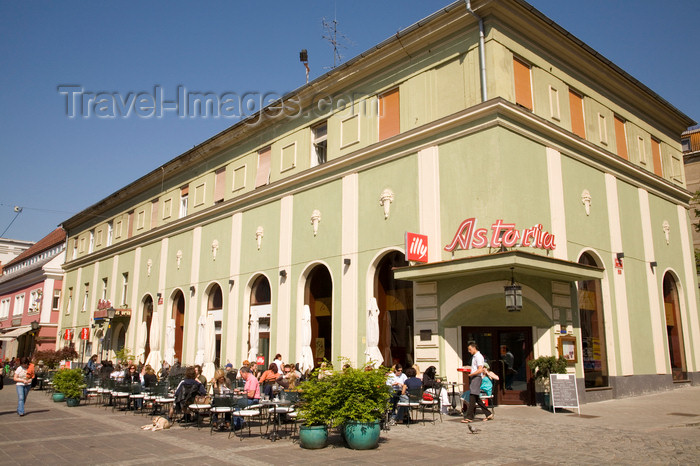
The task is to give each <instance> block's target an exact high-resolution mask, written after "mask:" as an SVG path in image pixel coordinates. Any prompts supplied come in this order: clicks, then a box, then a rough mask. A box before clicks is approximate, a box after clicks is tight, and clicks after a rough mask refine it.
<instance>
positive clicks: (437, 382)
mask: <svg viewBox="0 0 700 466" xmlns="http://www.w3.org/2000/svg"><path fill="white" fill-rule="evenodd" d="M435 372H436V369H435V366H430V367H428V368H427V369H426V370H425V372H424V373H423V389H424V390H425V391H427V392H429V393H431V394H432V395H434V396H435V397H439V398H440V406H441V407H442V408H441V409H442V413H443V414H447V407H448V406H449V405H450V398H449V396H448V395H447V390H445V388H444V387H443V386H442V379H436V378H435Z"/></svg>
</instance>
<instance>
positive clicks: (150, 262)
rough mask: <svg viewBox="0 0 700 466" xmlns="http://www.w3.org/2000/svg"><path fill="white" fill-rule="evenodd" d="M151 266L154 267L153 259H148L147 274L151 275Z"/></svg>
mask: <svg viewBox="0 0 700 466" xmlns="http://www.w3.org/2000/svg"><path fill="white" fill-rule="evenodd" d="M151 267H153V261H152V260H151V259H148V260H147V261H146V275H148V276H149V277H150V276H151Z"/></svg>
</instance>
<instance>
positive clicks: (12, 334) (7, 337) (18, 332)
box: [0, 325, 32, 341]
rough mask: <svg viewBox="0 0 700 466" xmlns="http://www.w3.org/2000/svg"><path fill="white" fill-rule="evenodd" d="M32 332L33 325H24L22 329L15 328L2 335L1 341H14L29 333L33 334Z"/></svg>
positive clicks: (0, 336)
mask: <svg viewBox="0 0 700 466" xmlns="http://www.w3.org/2000/svg"><path fill="white" fill-rule="evenodd" d="M31 330H32V326H31V325H22V326H21V327H15V328H13V329H11V330H8V331H7V332H5V333H3V334H2V335H0V341H12V340H14V339H16V338H18V337H21V336H22V335H24V334H25V333H27V332H31Z"/></svg>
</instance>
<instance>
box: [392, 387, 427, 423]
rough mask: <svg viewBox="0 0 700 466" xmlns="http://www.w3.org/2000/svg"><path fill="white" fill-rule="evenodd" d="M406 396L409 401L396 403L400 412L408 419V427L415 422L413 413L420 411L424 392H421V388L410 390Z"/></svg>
mask: <svg viewBox="0 0 700 466" xmlns="http://www.w3.org/2000/svg"><path fill="white" fill-rule="evenodd" d="M406 395H407V397H408V401H406V400H399V402H398V403H396V407H397V408H398V409H399V411H400V412H403V413H404V418H405V417H408V422H407V424H406V425H407V426H408V425H411V422H413V417H412V415H411V412H412V411H416V410H419V409H420V408H421V404H420V402H421V400H422V399H423V390H421V389H420V388H416V389H413V390H408V391H407V392H406Z"/></svg>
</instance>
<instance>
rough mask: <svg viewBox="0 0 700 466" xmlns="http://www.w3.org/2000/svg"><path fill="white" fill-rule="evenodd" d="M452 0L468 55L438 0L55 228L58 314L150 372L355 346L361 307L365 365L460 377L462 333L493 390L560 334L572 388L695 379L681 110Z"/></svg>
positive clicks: (500, 15) (626, 388)
mask: <svg viewBox="0 0 700 466" xmlns="http://www.w3.org/2000/svg"><path fill="white" fill-rule="evenodd" d="M471 5H472V8H473V9H474V11H475V12H476V14H478V15H479V16H480V17H481V18H483V25H484V30H485V40H484V44H483V48H482V46H481V44H480V40H479V20H478V19H477V18H476V17H475V16H474V15H472V14H470V12H468V11H467V10H466V8H465V3H464V2H456V3H453V4H451V5H449V6H447V7H446V8H444V9H443V10H440V11H439V12H437V13H435V14H433V15H431V16H429V17H428V18H425V19H423V20H422V21H420V22H418V23H416V24H415V25H413V26H411V27H409V28H407V29H405V30H403V31H400V32H398V33H397V34H395V35H392V37H391V38H390V39H387V40H386V41H384V42H382V43H381V44H379V45H377V46H376V47H373V48H372V49H370V50H368V51H366V52H364V53H362V54H361V55H359V56H358V57H356V58H354V59H352V60H350V61H348V62H347V63H344V64H343V65H341V66H339V67H337V68H336V69H334V70H332V71H330V72H328V73H327V74H325V75H323V76H321V77H319V78H318V79H316V80H314V81H312V82H311V83H309V84H308V85H305V86H303V87H301V88H299V89H297V90H296V91H294V92H292V93H290V94H289V95H287V96H285V97H284V98H283V100H282V102H278V103H277V104H274V105H272V106H271V107H269V108H268V109H266V110H264V111H263V112H262V113H261V114H256V115H254V116H252V117H250V118H248V119H247V120H245V121H242V122H240V123H238V124H236V125H233V126H232V127H231V128H229V129H227V130H225V131H223V132H221V133H219V134H217V135H215V136H214V137H212V138H211V139H209V140H207V141H205V142H203V143H202V144H200V145H198V146H196V147H194V148H193V149H192V150H190V151H188V152H186V153H184V154H182V155H180V156H178V157H176V158H175V159H173V160H172V161H170V162H168V163H166V164H164V165H163V166H161V167H158V168H157V169H155V170H153V171H152V172H150V173H147V174H144V176H143V177H141V178H140V179H138V180H137V181H135V182H133V183H131V184H129V185H128V186H125V187H124V188H122V189H120V190H119V191H118V192H116V193H114V194H113V195H111V196H109V197H107V198H105V199H103V200H101V201H99V202H98V203H96V204H94V205H92V206H90V207H88V208H86V209H85V210H84V211H82V212H80V213H79V214H77V215H75V216H73V217H72V218H70V219H68V220H66V221H65V222H64V224H63V226H64V227H65V228H66V229H67V231H68V236H69V238H68V243H67V244H68V246H67V249H68V252H67V262H66V264H65V266H64V268H65V271H66V277H65V280H64V283H63V293H64V296H68V297H69V298H68V299H64V300H63V306H62V318H61V327H62V328H63V329H74V330H75V331H74V332H73V335H77V334H78V333H79V330H80V329H81V328H90V327H91V326H93V325H94V331H93V333H92V334H91V336H90V338H91V340H90V341H91V343H92V344H93V347H94V348H95V351H97V352H99V351H100V350H102V349H103V348H102V346H106V347H107V349H108V350H115V349H118V348H120V347H122V346H124V345H125V346H126V347H127V348H128V349H130V350H131V351H132V353H134V354H135V355H136V357H137V358H139V359H140V360H144V359H146V360H147V361H148V362H150V363H153V364H156V363H158V362H159V361H160V360H162V359H166V360H169V361H170V362H173V361H174V360H175V359H179V360H181V361H182V362H184V363H186V364H192V363H194V362H195V361H197V362H202V361H203V362H205V363H207V364H206V366H208V367H210V368H211V366H212V363H215V362H216V361H217V360H218V362H219V363H220V364H224V363H225V362H226V361H231V362H232V363H234V364H236V365H237V364H239V363H240V362H241V361H242V360H244V359H249V358H250V357H251V356H254V357H255V356H262V358H263V359H264V360H265V362H269V359H270V357H269V356H270V355H274V354H275V353H281V354H282V355H283V358H284V359H285V360H286V361H290V362H301V361H300V360H301V358H302V348H306V347H307V345H308V346H310V352H311V355H312V356H313V359H314V360H315V362H316V364H318V363H319V362H320V361H322V360H323V358H327V359H330V360H333V361H336V360H337V358H338V357H340V356H344V357H347V358H349V359H350V360H351V361H352V362H354V363H355V364H363V363H365V361H366V359H367V356H366V354H369V353H370V352H369V349H368V348H367V347H366V346H367V343H368V342H369V341H372V342H374V341H375V334H374V331H372V332H369V334H368V332H367V321H368V309H369V308H370V307H371V308H374V303H375V302H376V306H377V308H378V310H379V315H378V322H379V324H378V327H379V329H378V332H379V336H378V338H377V339H376V341H377V348H375V349H374V350H375V351H372V353H375V354H376V352H377V351H379V352H381V354H382V357H383V359H384V360H383V362H384V363H385V364H387V365H391V364H393V363H395V362H397V361H398V362H402V363H405V364H412V363H417V364H419V365H420V367H421V368H422V369H425V368H426V367H427V366H429V365H435V366H436V367H437V368H438V372H439V373H440V374H442V375H443V376H445V377H446V378H447V379H448V380H450V381H455V380H461V373H459V372H458V370H457V369H458V368H459V367H461V366H462V365H463V364H465V363H468V361H469V360H470V356H469V355H468V353H467V351H466V345H467V343H468V341H470V340H475V341H477V342H478V343H479V344H480V346H481V349H482V353H484V355H485V356H486V357H487V358H488V359H489V361H490V362H491V364H492V367H494V369H495V370H496V371H497V372H499V373H500V374H501V375H502V380H503V383H502V384H501V385H500V386H499V388H498V390H497V398H498V400H499V401H500V402H501V403H531V402H533V400H534V399H535V387H534V383H533V380H532V374H531V373H530V370H529V368H528V367H527V364H526V361H527V360H529V359H532V358H536V357H538V356H541V355H551V354H556V353H557V352H558V350H561V351H563V353H564V354H566V355H567V356H569V357H570V358H571V360H572V362H571V365H570V372H571V373H575V374H576V376H577V378H578V380H579V389H580V392H581V399H582V400H583V401H584V402H585V401H591V400H600V399H609V398H615V397H621V396H628V395H632V394H637V393H642V392H646V391H652V390H663V389H669V388H671V387H674V386H677V385H675V384H674V382H678V381H688V380H690V381H694V382H696V383H697V382H698V381H700V372H698V369H699V367H698V364H700V327H699V324H698V322H699V315H698V299H697V280H696V276H695V273H694V265H693V261H692V244H691V241H690V231H691V227H690V223H689V216H688V201H689V199H690V197H691V194H690V193H689V192H688V191H687V190H686V188H685V179H684V173H683V164H682V163H681V157H682V155H681V143H680V134H681V132H683V131H684V130H685V128H687V127H688V126H690V125H692V124H694V122H693V121H692V120H691V119H690V118H689V117H687V116H686V115H684V114H683V113H681V112H680V111H679V110H677V109H676V108H674V107H672V106H671V105H670V104H669V103H668V102H666V101H665V100H663V99H662V98H661V97H659V96H658V95H656V94H655V93H654V92H653V91H651V90H650V89H648V88H647V87H645V86H644V85H643V84H641V83H640V82H639V81H637V80H635V79H634V78H633V77H631V76H630V75H628V74H627V73H625V72H624V71H622V70H621V69H620V68H618V67H617V66H615V65H614V64H613V63H611V62H610V61H608V60H606V59H605V58H603V57H601V56H600V55H599V54H597V53H596V52H594V51H593V50H592V49H590V48H589V47H587V46H586V45H585V44H583V43H581V42H580V41H579V40H578V39H576V38H575V37H573V36H572V35H571V34H569V33H568V32H566V31H565V30H563V29H562V28H561V27H559V26H558V25H556V24H554V23H553V22H552V21H551V20H549V19H548V18H546V17H545V16H544V15H542V14H541V13H540V12H538V11H537V10H535V9H534V8H532V7H531V6H530V5H529V4H527V3H525V2H523V1H520V0H503V1H473V2H472V3H471ZM480 57H483V58H484V59H483V60H480ZM482 77H483V82H484V84H485V85H483V86H482V85H481V82H482ZM326 97H329V98H328V99H326ZM300 108H301V109H302V110H303V111H301V112H299V109H300ZM284 111H288V112H289V113H291V114H294V115H293V116H285V113H284ZM472 219H473V220H472ZM477 222H478V223H477ZM504 222H505V223H504ZM482 227H483V229H482ZM407 232H415V233H420V234H422V235H425V237H417V238H412V237H411V238H409V239H410V241H411V243H410V244H409V247H408V251H407V250H406V246H405V237H406V236H407V235H406V233H407ZM504 245H505V247H502V246H504ZM407 253H412V254H414V255H415V256H416V257H414V259H416V260H426V259H427V260H428V261H429V262H428V263H427V264H425V265H417V264H416V263H413V262H411V265H409V263H408V262H407V261H406V254H407ZM511 282H514V283H516V284H517V285H519V286H520V287H521V290H522V308H521V309H519V310H518V309H517V308H518V306H515V307H514V309H513V312H509V311H508V310H506V307H505V297H504V286H506V285H510V284H511ZM517 285H516V286H517ZM71 297H72V299H71ZM306 306H308V310H309V314H310V322H307V321H305V320H303V318H304V315H305V314H306V311H305V307H306ZM98 307H99V308H100V309H99V310H98ZM110 307H113V308H115V309H117V310H118V314H117V315H116V316H115V318H114V319H113V320H112V321H111V322H110V323H111V328H112V330H111V335H112V336H111V337H110V338H106V335H107V333H106V332H105V325H104V324H105V316H106V315H107V314H106V313H107V310H106V309H107V308H110ZM371 330H374V327H373V328H372V329H371ZM370 336H371V339H368V338H369V337H370ZM100 345H102V346H100ZM308 352H309V351H304V353H305V354H306V353H308Z"/></svg>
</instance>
